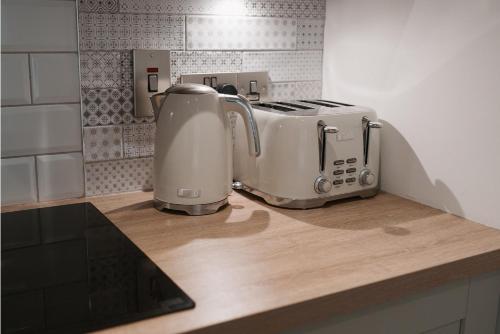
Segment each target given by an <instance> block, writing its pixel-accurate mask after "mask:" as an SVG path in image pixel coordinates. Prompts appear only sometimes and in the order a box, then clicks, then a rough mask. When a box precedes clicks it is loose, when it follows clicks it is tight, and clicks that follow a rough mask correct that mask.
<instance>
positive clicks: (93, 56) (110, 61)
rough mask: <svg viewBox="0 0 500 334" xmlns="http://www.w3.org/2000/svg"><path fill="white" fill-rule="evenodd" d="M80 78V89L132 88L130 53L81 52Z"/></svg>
mask: <svg viewBox="0 0 500 334" xmlns="http://www.w3.org/2000/svg"><path fill="white" fill-rule="evenodd" d="M80 77H81V85H82V88H132V84H133V79H132V78H133V73H132V60H131V55H130V52H128V51H126V52H117V51H105V52H99V51H87V52H81V53H80Z"/></svg>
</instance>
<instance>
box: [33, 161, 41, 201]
mask: <svg viewBox="0 0 500 334" xmlns="http://www.w3.org/2000/svg"><path fill="white" fill-rule="evenodd" d="M36 157H37V156H36V155H34V156H33V160H35V182H36V201H37V202H40V187H39V186H38V161H37V160H38V159H37V158H36Z"/></svg>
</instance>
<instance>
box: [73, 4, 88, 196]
mask: <svg viewBox="0 0 500 334" xmlns="http://www.w3.org/2000/svg"><path fill="white" fill-rule="evenodd" d="M75 7H76V8H75V15H76V48H77V57H78V86H79V88H80V89H79V96H80V115H79V116H80V138H81V147H82V175H83V189H82V191H83V196H85V193H86V189H87V178H86V175H85V153H84V151H85V145H84V144H85V143H84V137H83V136H84V130H83V129H84V127H83V111H84V106H83V103H82V102H83V99H82V69H81V62H80V55H81V50H80V15H79V14H80V13H79V11H80V6H79V5H78V3H77V4H76V6H75Z"/></svg>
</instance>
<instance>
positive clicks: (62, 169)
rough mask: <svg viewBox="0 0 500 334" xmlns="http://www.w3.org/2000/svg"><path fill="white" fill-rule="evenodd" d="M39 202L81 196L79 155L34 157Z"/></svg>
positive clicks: (81, 163)
mask: <svg viewBox="0 0 500 334" xmlns="http://www.w3.org/2000/svg"><path fill="white" fill-rule="evenodd" d="M36 160H37V161H36V163H37V172H38V194H39V197H40V201H48V200H53V199H62V198H72V197H81V196H83V157H82V154H81V153H68V154H54V155H41V156H38V157H36Z"/></svg>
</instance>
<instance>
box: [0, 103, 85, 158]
mask: <svg viewBox="0 0 500 334" xmlns="http://www.w3.org/2000/svg"><path fill="white" fill-rule="evenodd" d="M81 131H82V130H81V121H80V105H79V104H67V105H66V104H60V105H40V106H22V107H5V108H2V156H4V157H5V156H16V155H17V156H19V155H31V154H44V153H59V152H71V151H81V149H82V144H81V141H82V139H81Z"/></svg>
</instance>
